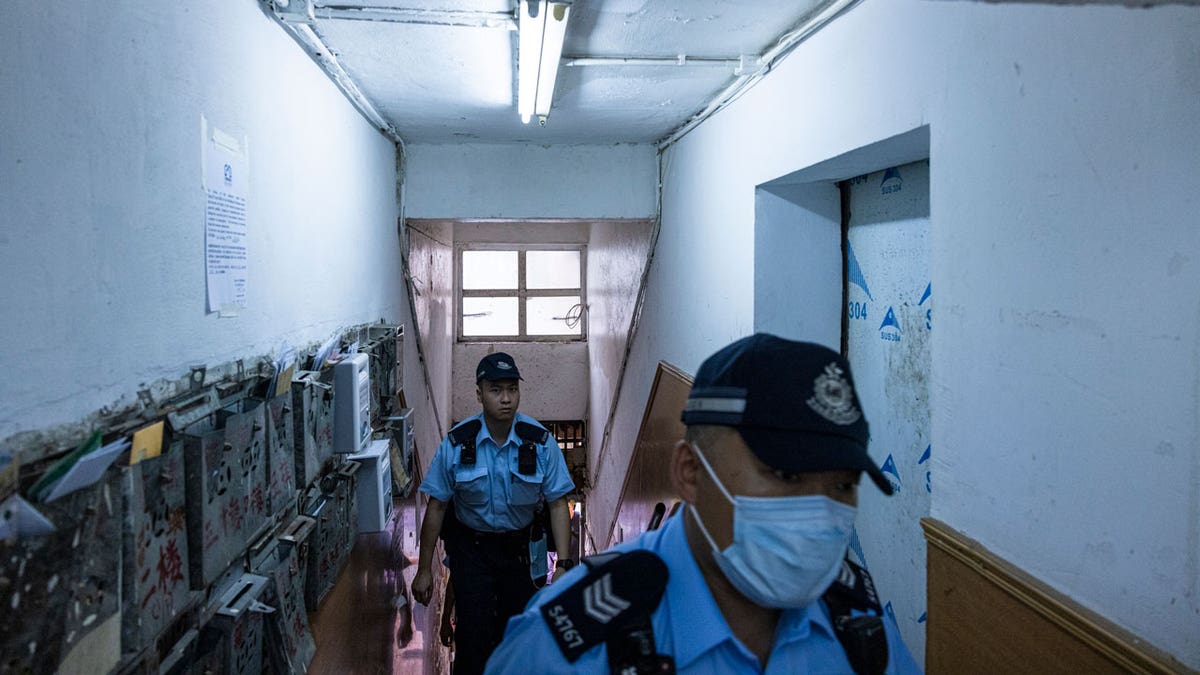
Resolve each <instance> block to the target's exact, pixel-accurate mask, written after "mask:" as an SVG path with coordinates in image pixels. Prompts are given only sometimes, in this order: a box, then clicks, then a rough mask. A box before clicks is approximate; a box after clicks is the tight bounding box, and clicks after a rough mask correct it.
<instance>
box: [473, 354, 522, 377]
mask: <svg viewBox="0 0 1200 675" xmlns="http://www.w3.org/2000/svg"><path fill="white" fill-rule="evenodd" d="M520 379H523V378H522V377H521V371H519V370H517V362H516V361H513V357H511V356H509V355H508V354H505V353H504V352H495V353H494V354H488V355H487V356H485V357H483V358H482V359H480V360H479V367H478V368H476V369H475V384H479V382H480V381H481V380H520Z"/></svg>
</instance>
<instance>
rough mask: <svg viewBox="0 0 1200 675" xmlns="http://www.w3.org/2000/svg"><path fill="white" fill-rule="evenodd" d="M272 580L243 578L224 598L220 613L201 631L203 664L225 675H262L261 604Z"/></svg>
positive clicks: (228, 589) (218, 607)
mask: <svg viewBox="0 0 1200 675" xmlns="http://www.w3.org/2000/svg"><path fill="white" fill-rule="evenodd" d="M269 581H270V580H269V579H267V578H266V577H263V576H259V575H257V574H243V575H242V576H241V578H239V579H238V580H237V581H235V582H234V583H233V584H232V585H231V586H230V587H229V588H227V589H226V590H225V592H224V593H222V594H221V597H220V600H219V604H218V605H217V612H216V614H215V615H213V618H212V619H211V620H210V621H209V622H208V624H207V625H205V626H204V628H203V629H202V630H201V631H200V643H201V649H200V651H201V657H202V658H201V660H203V661H207V664H208V667H209V668H212V665H214V664H215V665H218V668H217V669H216V670H214V671H210V672H215V673H220V674H222V675H262V673H263V658H262V657H263V615H264V614H265V613H268V612H271V611H272V610H271V608H270V607H268V606H266V605H263V604H262V603H260V602H259V598H260V597H261V596H262V594H263V591H265V590H266V587H267V583H268V582H269Z"/></svg>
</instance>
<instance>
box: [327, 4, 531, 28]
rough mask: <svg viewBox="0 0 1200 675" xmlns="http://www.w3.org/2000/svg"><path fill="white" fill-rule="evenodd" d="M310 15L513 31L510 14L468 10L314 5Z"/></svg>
mask: <svg viewBox="0 0 1200 675" xmlns="http://www.w3.org/2000/svg"><path fill="white" fill-rule="evenodd" d="M313 14H314V15H315V16H316V18H318V19H340V20H345V21H378V22H382V23H401V24H414V25H420V26H461V27H466V28H503V29H504V30H510V31H513V30H516V29H517V22H516V20H515V19H514V18H513V15H512V12H473V11H469V10H447V9H412V8H407V7H376V6H371V5H346V4H338V5H323V4H320V3H316V4H315V5H314V7H313Z"/></svg>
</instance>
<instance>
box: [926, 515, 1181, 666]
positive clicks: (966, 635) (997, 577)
mask: <svg viewBox="0 0 1200 675" xmlns="http://www.w3.org/2000/svg"><path fill="white" fill-rule="evenodd" d="M921 527H922V528H924V530H925V538H926V540H927V541H928V542H929V546H928V556H929V560H928V563H929V578H928V589H929V591H928V593H929V595H928V600H929V620H928V624H927V628H926V631H927V632H926V640H927V642H926V669H927V671H928V672H929V673H930V675H938V674H939V673H947V674H954V675H957V674H959V673H1005V674H1009V673H1038V674H1039V675H1054V674H1057V673H1063V674H1064V675H1066V674H1075V673H1089V674H1095V675H1100V674H1103V673H1192V672H1194V671H1190V670H1187V669H1186V668H1184V667H1183V665H1182V664H1180V663H1178V662H1177V661H1175V660H1174V659H1172V658H1171V657H1170V656H1169V655H1167V654H1164V653H1161V652H1159V651H1158V650H1155V649H1154V648H1152V647H1150V646H1148V645H1146V644H1145V643H1144V642H1142V641H1141V640H1140V639H1138V638H1137V637H1136V636H1134V635H1132V634H1130V633H1128V632H1127V631H1125V630H1123V629H1121V628H1119V627H1117V626H1116V625H1114V624H1113V623H1112V622H1111V621H1108V620H1107V619H1105V618H1103V617H1101V616H1099V615H1098V614H1096V613H1094V612H1092V611H1090V610H1088V609H1086V608H1084V607H1082V606H1080V605H1079V604H1078V603H1076V602H1075V601H1073V600H1071V599H1070V598H1068V597H1066V596H1065V595H1063V594H1061V593H1059V592H1057V591H1055V590H1054V589H1052V588H1050V587H1049V586H1047V585H1046V584H1044V583H1042V582H1041V581H1038V580H1037V579H1035V578H1033V577H1032V576H1030V575H1029V574H1027V573H1026V572H1024V571H1022V570H1021V569H1019V568H1017V567H1016V566H1014V565H1012V564H1010V563H1008V562H1007V561H1005V560H1004V559H1002V558H1000V557H998V556H996V555H995V554H993V553H991V552H990V551H988V550H987V549H986V548H984V547H983V546H982V545H980V544H979V543H978V542H976V541H974V540H972V539H968V538H967V537H965V536H964V535H963V534H962V533H960V532H958V531H956V530H954V529H952V528H950V527H949V526H947V525H946V524H945V523H943V522H941V521H939V520H935V519H932V518H923V519H922V520H921Z"/></svg>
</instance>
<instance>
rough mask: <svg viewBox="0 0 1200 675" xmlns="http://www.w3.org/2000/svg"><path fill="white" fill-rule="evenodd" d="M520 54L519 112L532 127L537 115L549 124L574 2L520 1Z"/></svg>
mask: <svg viewBox="0 0 1200 675" xmlns="http://www.w3.org/2000/svg"><path fill="white" fill-rule="evenodd" d="M518 5H519V7H520V17H519V19H518V20H519V22H520V25H519V38H518V52H517V112H518V113H519V114H520V115H521V121H522V122H524V123H526V124H528V123H529V120H530V119H532V117H533V115H537V116H538V117H540V118H541V119H542V123H543V124H545V118H546V116H548V115H549V114H550V104H551V101H552V100H553V98H554V82H555V80H556V79H558V65H559V61H560V60H561V59H562V48H563V41H564V39H565V38H566V33H567V19H568V18H569V16H570V12H571V4H570V2H554V1H552V0H520V1H519V2H518Z"/></svg>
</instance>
